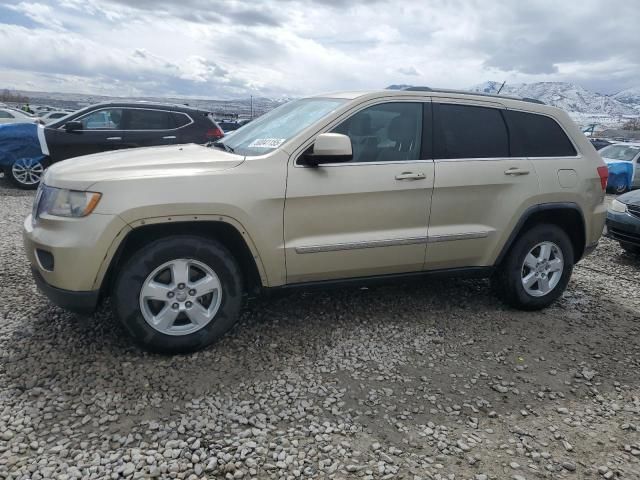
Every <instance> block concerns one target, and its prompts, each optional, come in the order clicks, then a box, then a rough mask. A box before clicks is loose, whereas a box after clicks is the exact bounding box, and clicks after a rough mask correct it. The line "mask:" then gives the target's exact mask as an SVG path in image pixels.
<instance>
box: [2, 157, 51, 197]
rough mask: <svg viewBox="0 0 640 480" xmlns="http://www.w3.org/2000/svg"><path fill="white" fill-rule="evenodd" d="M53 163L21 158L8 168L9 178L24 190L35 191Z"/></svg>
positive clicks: (45, 159) (46, 160)
mask: <svg viewBox="0 0 640 480" xmlns="http://www.w3.org/2000/svg"><path fill="white" fill-rule="evenodd" d="M50 164H51V162H50V161H49V160H48V159H47V158H41V159H38V160H34V159H32V158H20V159H18V160H16V161H15V162H14V163H13V165H11V166H10V167H8V168H7V171H6V173H7V176H8V177H9V180H10V181H11V183H13V184H14V185H15V186H16V187H18V188H21V189H22V190H35V189H36V188H38V185H40V181H41V180H42V177H43V176H44V171H45V170H46V169H47V168H49V165H50Z"/></svg>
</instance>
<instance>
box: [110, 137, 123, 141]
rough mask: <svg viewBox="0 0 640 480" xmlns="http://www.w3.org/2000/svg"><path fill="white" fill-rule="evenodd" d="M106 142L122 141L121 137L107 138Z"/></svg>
mask: <svg viewBox="0 0 640 480" xmlns="http://www.w3.org/2000/svg"><path fill="white" fill-rule="evenodd" d="M107 140H111V141H115V140H122V137H107Z"/></svg>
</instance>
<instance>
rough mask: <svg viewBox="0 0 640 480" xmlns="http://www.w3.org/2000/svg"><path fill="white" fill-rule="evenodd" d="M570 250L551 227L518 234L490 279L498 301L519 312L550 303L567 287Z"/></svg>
mask: <svg viewBox="0 0 640 480" xmlns="http://www.w3.org/2000/svg"><path fill="white" fill-rule="evenodd" d="M573 262H574V252H573V246H572V244H571V241H570V240H569V237H568V236H567V234H566V233H565V232H564V231H563V230H562V229H560V228H558V227H557V226H555V225H546V224H544V225H538V226H536V227H533V228H531V229H530V230H528V231H526V232H525V233H524V234H522V235H521V236H520V237H519V238H518V239H517V240H516V241H515V243H514V245H513V247H512V248H511V249H510V251H509V253H508V255H507V258H506V259H505V260H504V262H503V263H502V265H500V267H499V268H498V270H497V271H496V273H495V274H494V276H493V278H492V285H493V287H494V290H495V292H496V293H497V295H498V297H499V298H500V299H501V300H503V301H504V302H505V303H507V304H508V305H511V306H512V307H515V308H519V309H522V310H539V309H542V308H545V307H547V306H549V305H550V304H551V303H553V302H554V301H555V300H556V299H557V298H558V297H560V295H562V293H563V292H564V290H565V289H566V287H567V284H568V283H569V278H570V277H571V272H572V270H573Z"/></svg>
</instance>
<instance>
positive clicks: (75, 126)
mask: <svg viewBox="0 0 640 480" xmlns="http://www.w3.org/2000/svg"><path fill="white" fill-rule="evenodd" d="M82 128H83V127H82V122H76V121H71V122H67V123H65V124H64V129H65V130H66V131H67V132H77V131H78V130H82Z"/></svg>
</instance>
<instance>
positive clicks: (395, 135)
mask: <svg viewBox="0 0 640 480" xmlns="http://www.w3.org/2000/svg"><path fill="white" fill-rule="evenodd" d="M333 132H334V133H341V134H343V135H347V136H348V137H349V138H350V139H351V148H352V149H353V160H352V162H398V161H403V160H419V159H420V147H421V142H422V104H420V103H408V102H396V103H383V104H380V105H374V106H372V107H369V108H365V109H364V110H361V111H360V112H358V113H356V114H355V115H353V116H351V117H350V118H348V119H347V120H345V121H344V122H342V123H341V124H340V125H338V126H337V127H336V128H334V129H333Z"/></svg>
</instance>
